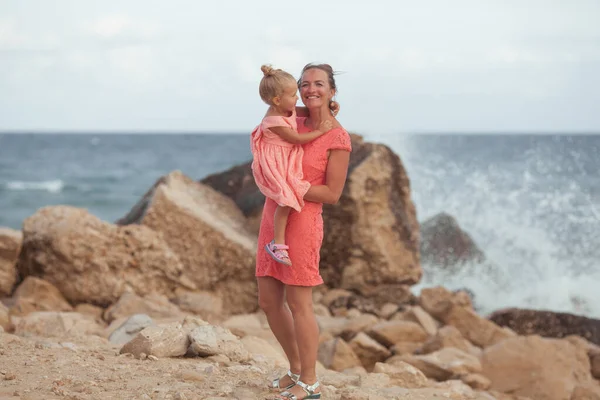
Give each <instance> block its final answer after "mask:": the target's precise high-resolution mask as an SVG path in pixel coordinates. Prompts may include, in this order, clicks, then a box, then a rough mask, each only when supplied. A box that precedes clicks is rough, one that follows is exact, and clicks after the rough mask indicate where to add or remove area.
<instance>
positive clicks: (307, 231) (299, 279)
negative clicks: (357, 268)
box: [256, 118, 352, 286]
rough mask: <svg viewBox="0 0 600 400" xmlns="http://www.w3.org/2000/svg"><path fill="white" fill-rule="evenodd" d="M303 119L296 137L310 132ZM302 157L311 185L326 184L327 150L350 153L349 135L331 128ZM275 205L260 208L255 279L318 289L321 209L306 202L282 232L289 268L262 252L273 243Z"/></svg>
mask: <svg viewBox="0 0 600 400" xmlns="http://www.w3.org/2000/svg"><path fill="white" fill-rule="evenodd" d="M305 120H306V118H298V119H297V125H298V133H307V132H309V131H310V130H309V129H308V128H307V127H305V126H304V122H305ZM302 148H303V150H304V155H303V159H302V171H303V173H304V178H305V179H306V180H307V181H308V182H310V184H311V185H323V184H325V172H326V169H327V157H328V151H329V150H336V149H342V150H346V151H352V147H351V142H350V135H348V133H347V132H346V131H345V130H344V129H342V128H334V129H332V130H330V131H329V132H327V133H325V134H324V135H323V136H320V137H318V138H317V139H315V140H313V141H312V142H309V143H307V144H305V145H303V146H302ZM276 207H277V204H276V203H275V202H274V201H273V200H271V199H269V198H267V199H266V201H265V206H264V208H263V214H262V220H261V223H260V232H259V234H258V250H257V253H256V276H257V277H261V276H271V277H273V278H275V279H277V280H279V281H281V282H283V283H284V284H286V285H294V286H317V285H320V284H322V283H323V278H321V275H320V274H319V261H320V250H321V243H322V241H323V218H322V216H321V214H322V212H323V205H322V204H321V203H313V202H310V201H307V202H306V203H305V205H304V207H303V208H302V211H300V212H293V211H292V212H291V213H290V216H289V219H288V224H287V228H286V231H285V238H286V244H287V245H288V246H290V248H289V250H288V253H289V255H290V259H291V261H292V266H291V267H288V266H286V265H283V264H280V263H277V262H276V261H274V260H273V259H272V258H271V257H270V256H269V255H268V254H267V252H266V251H265V245H266V244H267V243H269V242H270V241H271V240H272V239H273V235H274V232H273V217H274V214H275V208H276Z"/></svg>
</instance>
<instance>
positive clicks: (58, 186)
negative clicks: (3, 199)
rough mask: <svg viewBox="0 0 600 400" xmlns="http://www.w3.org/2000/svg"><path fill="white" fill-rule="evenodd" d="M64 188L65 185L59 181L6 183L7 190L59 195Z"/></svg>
mask: <svg viewBox="0 0 600 400" xmlns="http://www.w3.org/2000/svg"><path fill="white" fill-rule="evenodd" d="M64 187H65V183H64V182H63V181H62V180H60V179H53V180H49V181H41V182H25V181H12V182H7V183H6V188H7V189H9V190H40V191H46V192H50V193H60V192H61V191H62V190H63V189H64Z"/></svg>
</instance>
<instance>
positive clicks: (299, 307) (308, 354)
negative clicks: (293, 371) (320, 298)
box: [286, 286, 319, 399]
mask: <svg viewBox="0 0 600 400" xmlns="http://www.w3.org/2000/svg"><path fill="white" fill-rule="evenodd" d="M286 297H287V302H288V304H289V306H290V310H291V312H292V316H293V318H294V329H295V331H296V341H297V343H298V351H299V354H300V369H301V371H302V372H301V374H300V380H301V381H302V382H304V383H306V384H308V385H312V384H313V383H315V382H316V381H317V371H316V367H317V352H318V350H319V326H318V325H317V319H316V317H315V313H314V310H313V303H312V287H308V286H286ZM289 391H290V392H291V393H293V394H295V395H296V396H297V397H298V398H299V399H301V398H303V397H304V396H305V395H306V393H305V392H304V391H303V390H302V389H301V388H300V387H298V386H294V387H293V388H292V389H290V390H289ZM318 391H319V389H317V392H318Z"/></svg>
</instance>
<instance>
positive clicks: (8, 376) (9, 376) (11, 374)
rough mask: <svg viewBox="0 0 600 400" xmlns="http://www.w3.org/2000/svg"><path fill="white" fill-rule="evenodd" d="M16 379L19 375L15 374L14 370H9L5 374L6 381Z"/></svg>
mask: <svg viewBox="0 0 600 400" xmlns="http://www.w3.org/2000/svg"><path fill="white" fill-rule="evenodd" d="M15 379H17V376H16V375H15V374H13V373H12V372H9V373H7V374H5V375H4V380H6V381H13V380H15Z"/></svg>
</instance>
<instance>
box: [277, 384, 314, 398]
mask: <svg viewBox="0 0 600 400" xmlns="http://www.w3.org/2000/svg"><path fill="white" fill-rule="evenodd" d="M296 385H298V386H300V387H301V388H302V390H304V391H305V392H306V396H304V397H303V398H301V399H298V397H297V396H296V395H295V394H292V393H290V392H288V391H287V390H286V391H285V392H283V393H280V394H279V395H280V396H281V397H283V398H284V399H289V400H307V399H311V400H312V399H320V398H321V392H319V393H315V390H317V388H318V387H319V386H320V385H319V381H317V382H315V383H313V384H312V385H310V386H309V385H307V384H306V383H304V382H302V381H301V380H298V382H296Z"/></svg>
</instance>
